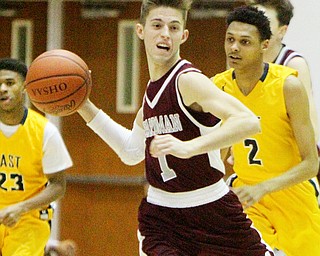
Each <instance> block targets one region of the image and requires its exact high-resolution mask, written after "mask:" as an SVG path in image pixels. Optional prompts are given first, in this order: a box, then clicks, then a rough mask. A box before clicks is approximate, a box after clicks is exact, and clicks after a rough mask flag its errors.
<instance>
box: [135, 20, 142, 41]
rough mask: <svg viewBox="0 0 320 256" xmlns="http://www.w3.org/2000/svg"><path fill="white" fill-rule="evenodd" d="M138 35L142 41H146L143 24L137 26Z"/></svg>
mask: <svg viewBox="0 0 320 256" xmlns="http://www.w3.org/2000/svg"><path fill="white" fill-rule="evenodd" d="M136 33H137V36H138V37H139V38H140V39H141V40H143V39H144V33H143V25H142V24H141V23H137V24H136Z"/></svg>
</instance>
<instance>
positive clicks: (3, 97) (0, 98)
mask: <svg viewBox="0 0 320 256" xmlns="http://www.w3.org/2000/svg"><path fill="white" fill-rule="evenodd" d="M8 99H9V97H8V96H2V97H0V100H1V101H5V100H8Z"/></svg>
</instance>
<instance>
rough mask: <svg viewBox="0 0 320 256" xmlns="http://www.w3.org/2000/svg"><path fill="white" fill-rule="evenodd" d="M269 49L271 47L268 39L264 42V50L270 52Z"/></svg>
mask: <svg viewBox="0 0 320 256" xmlns="http://www.w3.org/2000/svg"><path fill="white" fill-rule="evenodd" d="M268 47H269V40H268V39H266V40H264V41H262V50H264V51H265V50H268Z"/></svg>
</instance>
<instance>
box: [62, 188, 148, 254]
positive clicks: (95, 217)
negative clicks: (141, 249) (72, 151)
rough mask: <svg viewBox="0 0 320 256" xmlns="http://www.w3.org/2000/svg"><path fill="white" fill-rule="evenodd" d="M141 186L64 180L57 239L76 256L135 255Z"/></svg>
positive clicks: (141, 193) (136, 250)
mask: <svg viewBox="0 0 320 256" xmlns="http://www.w3.org/2000/svg"><path fill="white" fill-rule="evenodd" d="M143 194H144V191H143V187H142V186H113V185H105V184H100V185H99V184H79V183H68V186H67V193H66V195H65V197H64V198H63V199H62V204H61V212H62V218H61V231H62V233H61V238H62V239H73V240H74V241H76V242H77V244H78V246H79V251H78V254H77V256H89V255H90V256H125V255H128V256H135V255H136V256H137V255H139V254H138V239H137V235H136V234H137V225H138V221H137V214H138V206H139V204H140V201H141V198H142V196H143Z"/></svg>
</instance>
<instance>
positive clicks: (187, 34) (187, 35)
mask: <svg viewBox="0 0 320 256" xmlns="http://www.w3.org/2000/svg"><path fill="white" fill-rule="evenodd" d="M188 37H189V30H188V29H185V30H184V31H183V34H182V41H181V44H183V43H184V42H185V41H187V39H188Z"/></svg>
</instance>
